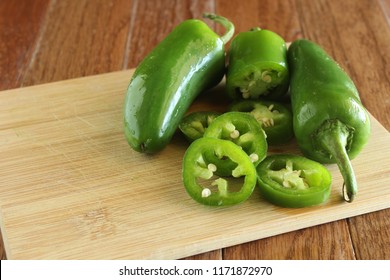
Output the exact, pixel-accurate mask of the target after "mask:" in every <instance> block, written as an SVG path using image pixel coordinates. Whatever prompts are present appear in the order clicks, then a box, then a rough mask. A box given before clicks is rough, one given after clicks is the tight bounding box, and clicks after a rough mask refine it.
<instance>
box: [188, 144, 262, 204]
mask: <svg viewBox="0 0 390 280" xmlns="http://www.w3.org/2000/svg"><path fill="white" fill-rule="evenodd" d="M213 157H218V158H228V159H229V160H231V161H232V162H234V163H235V165H234V168H232V169H231V170H230V177H231V178H226V177H224V178H222V177H218V176H216V175H215V172H216V171H217V170H218V168H219V166H218V165H216V164H214V162H215V160H214V159H213ZM182 172H183V173H182V175H183V176H182V178H183V183H184V186H185V189H186V191H187V193H188V194H189V195H190V196H191V197H192V198H193V199H194V200H195V201H197V202H199V203H201V204H205V205H210V206H229V205H235V204H238V203H241V202H243V201H245V200H246V199H247V198H249V197H250V195H251V194H252V192H253V189H254V188H255V186H256V180H257V176H256V169H255V167H254V165H253V164H252V162H251V160H250V159H249V157H248V155H247V154H246V153H245V152H244V151H243V150H242V149H241V148H240V147H239V146H237V145H236V144H234V143H232V142H231V141H228V140H222V139H215V138H199V139H197V140H195V141H194V142H192V143H191V144H190V146H189V147H188V149H187V151H186V152H185V154H184V158H183V171H182ZM230 179H234V180H230ZM236 180H239V182H236Z"/></svg>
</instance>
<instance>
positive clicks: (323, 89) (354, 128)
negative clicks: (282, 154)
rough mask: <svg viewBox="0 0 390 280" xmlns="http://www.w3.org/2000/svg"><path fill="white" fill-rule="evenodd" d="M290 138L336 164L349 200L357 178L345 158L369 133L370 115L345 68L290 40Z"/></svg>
mask: <svg viewBox="0 0 390 280" xmlns="http://www.w3.org/2000/svg"><path fill="white" fill-rule="evenodd" d="M288 62H289V66H290V67H291V69H290V71H291V88H290V91H291V103H292V110H293V127H294V133H295V137H296V139H297V142H298V145H299V147H300V148H301V150H302V152H303V153H304V154H305V155H306V156H307V157H309V158H312V159H314V160H316V161H318V162H321V163H337V165H338V167H339V169H340V171H341V174H342V176H343V178H344V184H343V196H344V199H345V200H346V201H348V202H351V201H352V200H353V199H354V197H355V195H356V193H357V183H356V179H355V174H354V171H353V168H352V164H351V162H350V159H353V158H354V157H355V156H357V155H358V154H359V152H360V151H361V150H362V148H363V146H364V145H365V144H366V142H367V141H368V138H369V135H370V118H369V115H368V113H367V111H366V109H365V108H364V107H363V105H362V103H361V101H360V98H359V93H358V91H357V89H356V87H355V85H354V83H353V81H352V80H351V79H350V77H349V76H348V75H347V73H346V72H344V70H343V69H342V68H341V67H340V66H339V65H338V64H337V63H336V62H335V61H334V60H333V59H332V58H331V57H330V56H329V55H328V54H327V53H326V52H325V51H324V50H323V49H322V48H321V47H320V46H319V45H317V44H315V43H313V42H311V41H308V40H303V39H301V40H297V41H294V42H293V43H292V44H291V46H290V48H289V50H288Z"/></svg>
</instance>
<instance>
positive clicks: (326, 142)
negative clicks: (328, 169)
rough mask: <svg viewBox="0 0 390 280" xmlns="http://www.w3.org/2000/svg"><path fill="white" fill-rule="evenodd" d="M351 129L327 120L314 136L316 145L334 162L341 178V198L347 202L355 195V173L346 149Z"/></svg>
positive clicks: (334, 120)
mask: <svg viewBox="0 0 390 280" xmlns="http://www.w3.org/2000/svg"><path fill="white" fill-rule="evenodd" d="M350 136H351V128H349V127H347V126H346V125H345V124H344V123H342V122H340V121H339V120H337V119H333V120H327V121H326V122H325V123H324V124H323V125H322V126H321V128H320V129H319V130H318V133H317V134H316V140H317V143H319V145H320V147H321V148H322V149H323V150H325V151H326V152H328V153H329V154H330V155H331V156H332V157H333V158H334V159H335V161H336V163H337V166H338V167H339V170H340V172H341V175H342V176H343V179H344V183H343V197H344V200H345V201H347V202H352V201H353V199H354V197H355V195H356V193H357V183H356V178H355V173H354V171H353V168H352V164H351V161H350V160H349V157H348V153H347V150H346V147H347V145H348V140H349V137H350Z"/></svg>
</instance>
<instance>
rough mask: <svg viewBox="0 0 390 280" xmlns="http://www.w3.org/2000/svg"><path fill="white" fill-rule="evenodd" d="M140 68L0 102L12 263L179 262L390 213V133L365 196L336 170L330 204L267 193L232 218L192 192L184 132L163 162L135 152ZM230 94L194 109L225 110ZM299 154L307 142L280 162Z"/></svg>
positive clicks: (30, 90)
mask: <svg viewBox="0 0 390 280" xmlns="http://www.w3.org/2000/svg"><path fill="white" fill-rule="evenodd" d="M132 73H133V72H132V70H129V71H123V72H114V73H108V74H103V75H98V76H91V77H85V78H79V79H73V80H67V81H61V82H56V83H50V84H44V85H38V86H32V87H26V88H20V89H14V90H8V91H4V92H1V94H0V109H1V110H0V178H1V179H0V205H1V231H2V233H3V238H4V243H5V248H6V253H7V257H8V258H9V259H177V258H182V257H186V256H190V255H195V254H198V253H202V252H205V251H210V250H214V249H217V248H223V247H227V246H231V245H235V244H239V243H243V242H247V241H251V240H255V239H260V238H264V237H269V236H272V235H277V234H280V233H284V232H288V231H293V230H297V229H301V228H305V227H309V226H314V225H318V224H321V223H326V222H330V221H335V220H338V219H343V218H346V217H351V216H355V215H360V214H363V213H368V212H372V211H376V210H380V209H385V208H388V207H390V188H389V187H388V184H389V175H390V160H389V158H390V135H389V133H388V132H387V131H386V130H385V129H384V128H383V127H382V126H381V125H380V124H379V123H378V122H377V121H376V120H375V119H374V118H372V136H371V138H370V141H369V143H368V144H367V146H366V147H365V149H364V150H363V152H362V153H361V154H360V155H359V156H358V157H357V158H356V159H355V160H353V166H354V169H355V172H356V175H357V181H358V184H359V193H358V196H357V198H356V200H355V201H354V202H353V203H345V202H343V200H342V197H341V185H342V179H341V175H340V174H339V172H338V169H337V166H336V165H329V166H327V167H328V168H329V169H330V171H331V173H332V175H333V184H332V186H333V188H332V194H331V197H330V200H329V202H328V203H327V204H326V205H323V206H318V207H312V208H308V209H284V208H280V207H277V206H273V205H272V204H269V203H267V202H266V201H264V200H263V199H262V198H261V196H260V194H259V192H258V190H257V189H256V190H255V192H254V193H253V195H252V196H251V198H250V199H249V200H247V201H246V202H244V203H243V204H241V205H237V206H234V207H230V208H210V207H206V206H203V205H200V204H197V203H196V202H195V201H193V200H192V199H191V198H189V196H188V195H187V194H186V192H185V190H184V187H183V185H182V181H181V164H182V157H183V154H184V151H185V149H186V147H187V145H188V144H187V142H186V141H185V140H184V139H183V137H182V136H181V135H180V134H177V135H175V137H174V139H173V140H172V143H171V144H170V145H168V147H167V148H166V149H165V150H163V151H162V152H161V153H159V154H156V155H153V156H146V155H143V154H139V153H137V152H134V151H133V150H131V148H130V147H129V146H128V144H127V142H126V141H125V138H124V135H123V131H122V126H123V125H122V109H123V108H122V107H123V101H124V94H125V91H126V88H127V85H128V82H129V80H130V77H131V75H132ZM222 90H223V88H222V87H221V86H220V87H219V88H217V89H216V90H214V91H212V92H210V93H207V94H206V95H204V96H201V97H200V98H199V99H198V100H197V101H196V102H195V103H194V105H193V106H192V107H191V110H192V111H194V110H201V109H214V110H219V111H223V110H224V109H225V108H226V105H227V103H225V102H224V101H221V99H220V96H221V94H222ZM285 152H289V153H299V151H298V150H297V148H296V145H295V143H294V142H293V141H292V143H290V144H288V145H285V146H282V147H279V148H271V149H270V150H269V153H285Z"/></svg>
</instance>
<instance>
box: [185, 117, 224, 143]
mask: <svg viewBox="0 0 390 280" xmlns="http://www.w3.org/2000/svg"><path fill="white" fill-rule="evenodd" d="M219 115H221V114H220V113H217V112H211V111H199V112H193V113H190V114H189V115H187V116H185V117H184V118H183V119H182V120H181V121H180V123H179V129H180V131H181V132H182V133H183V134H184V136H185V137H186V139H187V140H188V141H189V142H192V141H194V140H196V139H198V138H201V137H203V134H204V132H205V130H206V129H207V128H208V127H209V125H210V124H211V123H212V122H213V120H214V119H215V118H216V117H218V116H219Z"/></svg>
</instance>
